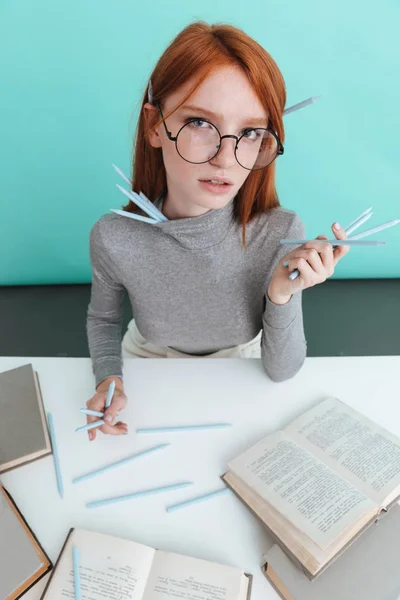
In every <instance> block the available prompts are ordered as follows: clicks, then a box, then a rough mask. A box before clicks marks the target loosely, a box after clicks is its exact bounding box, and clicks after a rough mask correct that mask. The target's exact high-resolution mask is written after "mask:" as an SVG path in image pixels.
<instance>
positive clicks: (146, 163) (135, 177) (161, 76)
mask: <svg viewBox="0 0 400 600" xmlns="http://www.w3.org/2000/svg"><path fill="white" fill-rule="evenodd" d="M232 66H236V67H240V68H241V69H242V71H243V72H244V74H245V75H246V76H247V78H248V80H249V83H250V84H251V86H252V88H253V89H254V92H255V94H256V95H257V97H258V99H259V100H260V102H261V104H262V105H263V106H264V108H265V110H266V112H267V114H268V115H269V120H270V125H271V126H272V127H273V129H274V131H275V132H276V133H277V134H278V137H279V139H280V141H281V142H282V143H283V141H284V127H283V121H282V114H283V110H284V107H285V103H286V87H285V82H284V79H283V76H282V73H281V72H280V70H279V68H278V66H277V64H276V63H275V61H274V60H273V58H272V57H271V56H270V55H269V54H268V52H266V50H264V48H263V47H262V46H260V44H258V43H257V42H256V41H255V40H253V39H252V38H251V37H250V36H248V35H247V34H246V33H244V32H243V31H242V30H241V29H238V28H236V27H234V26H232V25H225V24H215V25H209V24H207V23H205V22H203V21H197V22H195V23H192V24H190V25H188V26H187V27H185V29H183V30H182V31H181V32H180V33H179V34H178V35H177V36H176V37H175V39H174V40H173V41H172V42H171V44H170V45H169V46H168V47H167V49H166V50H165V51H164V53H163V54H162V56H161V57H160V59H159V61H158V62H157V65H156V66H155V68H154V70H153V72H152V74H151V77H150V80H151V84H152V96H153V98H154V100H157V101H158V102H159V103H160V105H161V106H162V105H163V102H164V101H165V100H166V98H167V97H168V95H169V94H172V93H174V92H176V91H177V90H178V89H179V88H180V87H181V86H182V85H184V84H185V83H186V82H187V81H188V80H191V79H193V80H194V81H195V83H194V85H193V87H192V89H190V90H189V92H188V94H187V96H186V98H184V99H183V100H182V102H181V104H180V105H179V106H181V105H182V104H183V103H184V102H186V101H187V99H188V98H189V97H190V96H191V94H192V93H193V92H194V91H195V90H196V89H197V88H198V87H199V86H200V85H201V84H202V82H203V81H204V80H205V79H206V77H207V76H208V75H209V74H210V73H211V72H213V71H215V70H216V69H219V68H221V67H232ZM146 102H148V87H147V86H146V91H145V93H144V95H143V99H142V105H141V110H140V116H139V120H138V124H137V128H136V134H135V137H136V143H135V149H134V155H133V160H132V190H135V191H136V192H137V193H139V192H140V191H142V192H143V193H144V194H146V196H147V197H148V198H150V199H151V200H155V199H156V198H158V197H159V196H160V194H161V193H162V192H163V191H164V190H165V189H166V187H167V184H166V172H165V167H164V163H163V158H162V152H161V148H153V146H151V144H150V142H149V140H148V133H149V131H151V130H152V129H155V128H156V127H158V126H159V125H160V124H161V123H162V120H161V116H160V119H159V120H157V122H155V123H152V124H146V121H145V117H144V110H143V106H144V104H146ZM179 106H178V107H176V108H175V110H176V109H177V108H179ZM173 112H174V111H172V112H170V113H168V114H164V117H165V118H167V117H169V116H170V115H171V114H172V113H173ZM276 206H279V199H278V195H277V192H276V189H275V162H273V163H272V164H270V165H269V166H268V167H266V168H265V169H260V170H258V171H250V172H249V175H248V177H247V179H246V181H245V182H244V184H243V185H242V187H241V188H240V190H239V191H238V193H237V195H236V197H235V200H234V214H235V219H236V220H237V222H239V223H241V224H242V240H243V244H244V245H245V242H246V223H248V222H249V221H250V220H251V219H252V218H253V217H254V216H255V215H256V214H258V213H263V212H266V211H267V210H268V209H270V208H273V207H276ZM124 210H126V211H129V212H132V213H141V212H142V211H141V210H140V209H139V208H138V207H137V206H136V204H134V203H133V202H131V201H130V202H129V204H128V205H127V206H125V207H124Z"/></svg>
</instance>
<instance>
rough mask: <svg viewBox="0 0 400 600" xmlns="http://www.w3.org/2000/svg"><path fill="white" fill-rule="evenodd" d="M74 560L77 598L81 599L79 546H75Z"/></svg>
mask: <svg viewBox="0 0 400 600" xmlns="http://www.w3.org/2000/svg"><path fill="white" fill-rule="evenodd" d="M72 560H73V563H74V587H75V600H81V576H80V573H79V548H77V547H76V546H73V548H72Z"/></svg>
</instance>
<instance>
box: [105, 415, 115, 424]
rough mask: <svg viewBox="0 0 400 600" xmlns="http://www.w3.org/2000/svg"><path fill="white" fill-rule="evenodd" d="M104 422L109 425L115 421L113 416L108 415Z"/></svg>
mask: <svg viewBox="0 0 400 600" xmlns="http://www.w3.org/2000/svg"><path fill="white" fill-rule="evenodd" d="M104 420H105V421H108V422H109V423H111V421H112V420H113V418H112V416H111V415H106V416H105V417H104Z"/></svg>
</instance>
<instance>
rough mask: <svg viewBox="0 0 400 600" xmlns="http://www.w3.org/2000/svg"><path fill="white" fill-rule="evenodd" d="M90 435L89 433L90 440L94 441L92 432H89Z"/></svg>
mask: <svg viewBox="0 0 400 600" xmlns="http://www.w3.org/2000/svg"><path fill="white" fill-rule="evenodd" d="M88 433H89V440H90V441H92V432H91V431H89V432H88Z"/></svg>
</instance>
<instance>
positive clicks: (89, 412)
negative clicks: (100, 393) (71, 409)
mask: <svg viewBox="0 0 400 600" xmlns="http://www.w3.org/2000/svg"><path fill="white" fill-rule="evenodd" d="M79 410H80V411H81V412H83V414H85V415H90V416H91V417H104V413H103V412H101V411H100V410H90V409H89V408H80V409H79Z"/></svg>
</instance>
